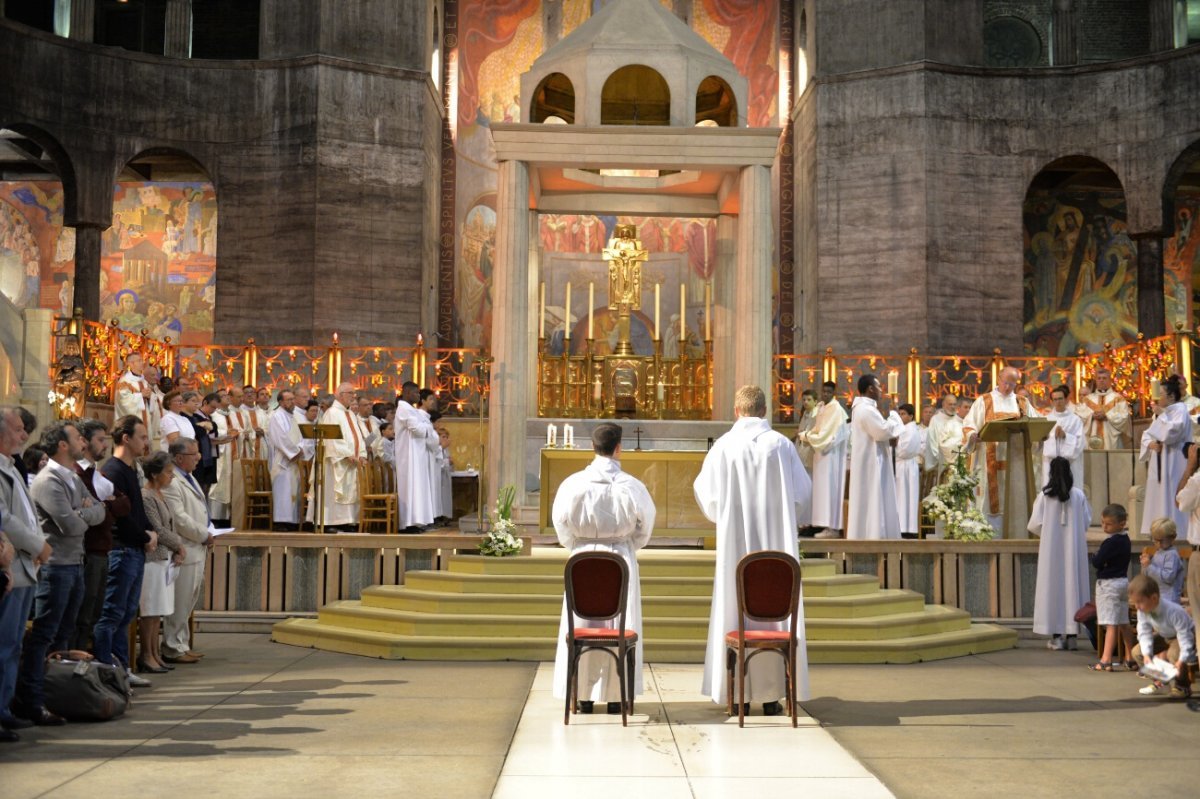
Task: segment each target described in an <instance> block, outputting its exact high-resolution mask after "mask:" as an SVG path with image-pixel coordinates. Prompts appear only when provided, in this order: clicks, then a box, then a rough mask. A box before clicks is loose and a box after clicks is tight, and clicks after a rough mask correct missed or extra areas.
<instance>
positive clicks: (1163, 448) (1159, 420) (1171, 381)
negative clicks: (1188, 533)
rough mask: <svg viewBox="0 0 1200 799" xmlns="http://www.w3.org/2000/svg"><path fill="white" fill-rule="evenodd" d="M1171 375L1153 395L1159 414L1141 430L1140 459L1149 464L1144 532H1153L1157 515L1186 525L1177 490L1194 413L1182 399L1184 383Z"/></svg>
mask: <svg viewBox="0 0 1200 799" xmlns="http://www.w3.org/2000/svg"><path fill="white" fill-rule="evenodd" d="M1185 385H1186V384H1185V383H1184V382H1183V379H1182V378H1180V377H1179V375H1171V376H1170V377H1168V378H1167V379H1166V380H1164V381H1163V382H1162V383H1160V384H1159V386H1158V393H1157V394H1156V395H1155V397H1154V407H1155V409H1156V410H1157V412H1158V413H1157V415H1156V416H1155V417H1154V421H1153V422H1151V423H1150V426H1149V427H1147V428H1146V430H1145V432H1144V433H1142V446H1141V449H1140V450H1139V452H1138V460H1140V461H1142V462H1143V463H1145V464H1146V502H1145V504H1144V505H1142V523H1141V533H1142V535H1143V536H1146V537H1149V536H1150V525H1151V524H1152V523H1153V522H1154V520H1155V519H1161V518H1164V517H1165V518H1168V519H1170V520H1171V521H1173V522H1175V526H1176V528H1178V529H1180V530H1183V529H1186V528H1187V524H1188V515H1187V514H1186V513H1184V512H1183V511H1181V510H1179V506H1178V505H1177V504H1176V503H1175V494H1176V492H1177V491H1178V490H1179V487H1180V485H1179V484H1180V483H1181V482H1182V481H1183V477H1184V474H1185V473H1186V471H1187V469H1186V467H1187V459H1186V458H1185V457H1184V456H1183V445H1184V444H1186V443H1188V442H1190V441H1191V440H1192V417H1191V416H1190V415H1188V411H1187V405H1186V404H1185V403H1184V401H1183V397H1184V392H1185V388H1184V386H1185Z"/></svg>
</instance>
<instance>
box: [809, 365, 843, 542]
mask: <svg viewBox="0 0 1200 799" xmlns="http://www.w3.org/2000/svg"><path fill="white" fill-rule="evenodd" d="M836 390H837V384H835V383H833V382H826V383H825V384H823V385H822V386H821V404H820V405H818V406H817V408H816V414H815V417H814V419H813V423H812V426H811V427H810V428H809V429H808V430H805V431H803V432H801V433H798V434H797V435H796V441H797V442H799V443H802V444H804V445H805V446H807V447H809V448H811V450H812V453H813V457H812V461H813V466H812V506H811V507H812V513H811V517H810V520H809V524H811V525H813V526H814V527H822V528H824V529H823V530H821V532H819V533H817V535H816V537H817V538H839V537H840V536H841V533H840V532H839V531H840V530H841V529H842V526H843V521H842V510H843V506H844V501H845V496H846V441H847V440H848V439H849V438H850V427H849V424H848V419H847V418H846V411H845V409H844V408H842V403H840V402H838V401H837V397H836V396H835V391H836Z"/></svg>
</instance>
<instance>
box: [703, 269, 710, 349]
mask: <svg viewBox="0 0 1200 799" xmlns="http://www.w3.org/2000/svg"><path fill="white" fill-rule="evenodd" d="M704 340H705V341H712V283H711V282H705V284H704Z"/></svg>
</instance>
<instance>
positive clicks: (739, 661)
mask: <svg viewBox="0 0 1200 799" xmlns="http://www.w3.org/2000/svg"><path fill="white" fill-rule="evenodd" d="M737 598H738V628H737V629H736V630H730V631H729V632H727V633H726V634H725V668H726V691H727V694H728V696H729V715H731V716H732V715H733V700H734V694H733V683H734V672H735V671H736V672H737V713H738V726H739V727H744V726H746V667H747V666H748V665H749V663H750V660H751V659H752V658H754V657H756V656H757V655H760V654H762V653H763V652H777V653H779V654H780V655H782V656H783V659H784V675H785V677H786V679H785V682H786V689H787V709H788V713H789V714H790V715H791V717H792V726H793V727H795V726H797V718H796V706H797V702H796V656H797V654H798V650H799V642H798V637H797V636H798V632H799V630H798V627H799V622H800V562H799V561H798V560H796V559H795V558H794V557H792V556H791V555H789V554H788V553H786V552H776V551H773V550H763V551H761V552H751V553H750V554H749V555H746V556H745V557H744V558H742V559H741V560H740V561H738V565H737ZM747 619H749V620H750V621H757V622H780V621H786V622H788V626H787V629H785V630H747V629H746V621H747Z"/></svg>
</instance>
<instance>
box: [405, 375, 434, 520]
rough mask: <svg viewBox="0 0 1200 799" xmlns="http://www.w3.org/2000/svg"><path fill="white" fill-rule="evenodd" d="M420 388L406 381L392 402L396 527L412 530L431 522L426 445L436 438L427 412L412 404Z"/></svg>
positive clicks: (418, 394)
mask: <svg viewBox="0 0 1200 799" xmlns="http://www.w3.org/2000/svg"><path fill="white" fill-rule="evenodd" d="M420 396H421V394H420V389H419V388H418V387H417V384H416V383H413V382H408V383H405V384H404V385H403V386H402V387H401V388H400V401H399V402H398V403H397V404H396V421H395V425H396V442H395V447H396V494H397V495H398V500H399V501H398V502H397V503H396V512H397V515H398V516H399V519H400V529H401V530H407V531H408V532H416V531H419V530H420V529H421V528H423V527H425V526H427V525H430V524H433V517H434V512H433V490H432V483H431V481H430V479H429V471H430V461H429V455H428V453H429V450H428V449H427V444H428V442H429V439H430V437H433V440H434V441H436V440H437V434H436V433H435V432H434V430H433V425H432V424H430V422H429V414H428V413H426V412H425V411H422V410H421V409H420V408H418V407H416V403H419V402H420Z"/></svg>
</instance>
